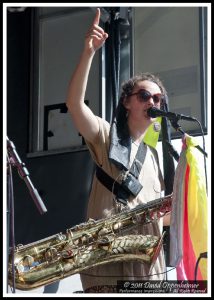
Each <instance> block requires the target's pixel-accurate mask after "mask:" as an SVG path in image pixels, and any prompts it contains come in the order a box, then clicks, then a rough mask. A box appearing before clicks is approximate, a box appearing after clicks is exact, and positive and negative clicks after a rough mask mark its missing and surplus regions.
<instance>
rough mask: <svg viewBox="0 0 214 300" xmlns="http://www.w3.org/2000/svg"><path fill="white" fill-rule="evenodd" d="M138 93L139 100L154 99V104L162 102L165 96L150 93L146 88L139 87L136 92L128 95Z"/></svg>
mask: <svg viewBox="0 0 214 300" xmlns="http://www.w3.org/2000/svg"><path fill="white" fill-rule="evenodd" d="M133 95H138V98H139V100H140V101H141V102H147V101H148V100H149V99H150V98H152V99H153V100H154V103H155V104H158V103H163V101H164V99H165V97H164V95H162V94H161V93H159V94H155V95H152V94H151V93H150V92H148V91H147V90H144V89H141V90H139V91H138V92H136V93H133V94H130V95H129V96H133Z"/></svg>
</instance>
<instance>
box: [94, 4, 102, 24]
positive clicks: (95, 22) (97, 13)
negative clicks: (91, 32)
mask: <svg viewBox="0 0 214 300" xmlns="http://www.w3.org/2000/svg"><path fill="white" fill-rule="evenodd" d="M99 22H100V9H99V8H97V12H96V16H95V18H94V22H93V25H99Z"/></svg>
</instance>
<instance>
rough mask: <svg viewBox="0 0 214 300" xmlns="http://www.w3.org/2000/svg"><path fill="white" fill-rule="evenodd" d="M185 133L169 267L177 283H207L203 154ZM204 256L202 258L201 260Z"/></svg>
mask: <svg viewBox="0 0 214 300" xmlns="http://www.w3.org/2000/svg"><path fill="white" fill-rule="evenodd" d="M195 146H197V143H196V141H195V139H194V138H193V137H190V136H189V135H187V134H185V137H184V139H183V148H182V151H181V154H180V158H179V162H178V165H177V168H176V172H175V178H174V186H173V202H172V211H171V225H170V265H171V266H175V267H176V270H177V279H178V280H207V259H206V258H204V257H203V256H202V254H207V247H208V245H207V239H208V227H207V193H206V184H205V182H206V181H205V177H204V173H203V170H202V168H201V167H200V164H199V162H200V161H201V160H202V161H203V154H202V153H201V152H200V151H199V150H198V149H197V148H196V147H195ZM200 257H202V259H200Z"/></svg>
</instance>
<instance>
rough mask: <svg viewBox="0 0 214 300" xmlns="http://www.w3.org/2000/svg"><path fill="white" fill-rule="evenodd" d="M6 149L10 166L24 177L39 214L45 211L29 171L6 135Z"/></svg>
mask: <svg viewBox="0 0 214 300" xmlns="http://www.w3.org/2000/svg"><path fill="white" fill-rule="evenodd" d="M7 151H8V156H9V160H10V163H11V165H12V166H15V167H17V169H18V173H19V175H20V176H21V177H22V179H24V181H25V183H26V185H27V187H28V189H29V191H30V195H31V197H32V199H33V201H34V202H35V204H36V206H37V208H38V210H39V212H40V214H43V213H45V212H47V209H46V207H45V205H44V203H43V201H42V199H41V197H40V195H39V193H38V191H37V190H36V189H35V188H34V186H33V184H32V182H31V180H30V178H29V172H28V170H27V168H26V167H25V164H24V163H23V162H22V161H21V159H20V158H19V155H18V153H17V152H16V147H15V146H14V144H13V142H12V141H10V140H9V138H8V137H7Z"/></svg>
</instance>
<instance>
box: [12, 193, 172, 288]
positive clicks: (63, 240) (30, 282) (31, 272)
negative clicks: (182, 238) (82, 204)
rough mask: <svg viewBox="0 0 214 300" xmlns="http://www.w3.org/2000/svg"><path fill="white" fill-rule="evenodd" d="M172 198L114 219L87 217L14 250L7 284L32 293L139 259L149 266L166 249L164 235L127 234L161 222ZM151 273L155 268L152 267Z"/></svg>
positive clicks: (124, 212)
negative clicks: (87, 272) (89, 271)
mask: <svg viewBox="0 0 214 300" xmlns="http://www.w3.org/2000/svg"><path fill="white" fill-rule="evenodd" d="M171 202H172V194H171V195H168V196H165V197H163V198H158V199H155V200H153V201H149V202H148V203H147V204H140V205H138V206H136V207H135V208H133V209H127V208H125V209H124V210H122V211H121V212H120V213H118V214H115V215H113V216H111V217H107V218H103V219H99V220H93V219H89V220H88V221H87V222H85V223H81V224H79V225H76V226H74V227H72V228H69V229H67V230H66V232H65V233H58V234H55V235H53V236H50V237H48V238H45V239H42V240H39V241H37V242H33V243H30V244H28V245H25V246H23V245H17V246H16V247H15V248H10V251H9V259H8V283H9V285H10V286H12V285H13V282H15V285H16V288H17V289H20V290H31V289H34V288H38V287H41V286H44V285H47V284H50V283H54V282H56V281H59V280H61V279H63V278H66V277H68V276H71V275H74V274H76V273H80V272H81V271H84V270H86V269H88V268H90V267H93V266H98V265H103V264H107V263H110V262H121V261H139V262H141V263H148V264H149V265H150V266H151V267H152V266H153V265H154V263H155V260H156V258H157V256H158V254H159V251H160V249H161V246H162V241H163V235H162V236H161V237H157V236H152V235H131V234H128V235H124V233H125V232H126V231H129V230H130V229H132V228H134V227H136V226H139V224H143V225H144V224H147V223H150V222H152V221H155V220H157V219H159V218H160V217H162V216H164V215H165V214H166V213H167V212H169V211H170V210H171ZM150 269H151V268H150Z"/></svg>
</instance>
